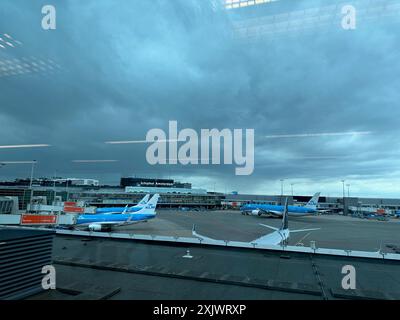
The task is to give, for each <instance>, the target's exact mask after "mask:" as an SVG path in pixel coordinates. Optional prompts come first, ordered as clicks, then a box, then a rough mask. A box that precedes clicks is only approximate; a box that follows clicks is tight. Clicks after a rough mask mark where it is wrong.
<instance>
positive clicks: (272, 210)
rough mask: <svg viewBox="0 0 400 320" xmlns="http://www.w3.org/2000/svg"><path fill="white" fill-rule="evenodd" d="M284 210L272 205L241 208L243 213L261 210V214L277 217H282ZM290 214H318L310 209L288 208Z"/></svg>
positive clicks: (282, 207) (253, 205)
mask: <svg viewBox="0 0 400 320" xmlns="http://www.w3.org/2000/svg"><path fill="white" fill-rule="evenodd" d="M284 209H285V207H284V206H280V205H271V204H246V205H245V206H243V207H241V208H240V210H241V211H242V212H253V211H257V210H259V212H260V214H271V215H276V216H282V214H283V210H284ZM288 213H289V215H291V216H307V215H312V214H316V213H317V210H316V209H314V208H308V207H300V206H288Z"/></svg>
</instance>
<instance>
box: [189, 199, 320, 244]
mask: <svg viewBox="0 0 400 320" xmlns="http://www.w3.org/2000/svg"><path fill="white" fill-rule="evenodd" d="M282 207H283V212H282V225H281V227H280V228H275V227H272V226H269V225H266V224H260V225H261V226H263V227H267V228H269V229H272V230H273V231H274V232H272V233H270V234H267V235H264V236H262V237H260V238H258V239H255V240H253V241H251V242H249V243H257V244H259V245H287V244H288V242H289V238H290V234H291V233H297V232H310V231H315V230H319V229H320V228H313V229H300V230H290V229H289V218H288V215H289V206H288V204H287V198H286V202H285V205H284V206H282ZM192 235H193V236H194V237H196V238H199V239H201V240H205V241H211V242H217V243H219V242H221V243H225V241H221V240H215V239H212V238H208V237H205V236H202V235H200V234H198V233H197V232H196V229H195V226H193V230H192Z"/></svg>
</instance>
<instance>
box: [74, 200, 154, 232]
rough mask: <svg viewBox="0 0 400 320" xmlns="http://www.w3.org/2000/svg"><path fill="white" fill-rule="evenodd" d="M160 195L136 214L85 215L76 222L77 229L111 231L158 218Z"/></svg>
mask: <svg viewBox="0 0 400 320" xmlns="http://www.w3.org/2000/svg"><path fill="white" fill-rule="evenodd" d="M159 198H160V195H159V194H155V195H154V196H153V197H152V198H151V199H150V200H149V201H148V202H147V203H146V205H145V206H144V207H143V208H142V209H140V210H139V211H136V212H131V213H129V212H127V211H126V210H125V211H124V212H122V214H121V213H111V214H110V213H108V214H107V213H106V214H83V215H79V216H78V217H77V220H76V224H75V225H74V227H75V228H78V229H79V228H81V227H83V228H87V229H88V230H90V231H103V230H110V229H111V228H112V227H119V226H126V225H130V224H134V223H139V222H145V221H148V220H150V219H153V218H155V217H156V211H155V210H156V207H157V202H158V199H159Z"/></svg>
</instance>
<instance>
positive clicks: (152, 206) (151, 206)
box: [133, 193, 160, 215]
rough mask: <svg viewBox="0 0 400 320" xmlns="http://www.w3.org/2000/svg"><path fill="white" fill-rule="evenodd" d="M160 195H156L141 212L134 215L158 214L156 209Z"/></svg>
mask: <svg viewBox="0 0 400 320" xmlns="http://www.w3.org/2000/svg"><path fill="white" fill-rule="evenodd" d="M159 198H160V195H159V194H158V193H156V194H155V195H154V196H153V197H152V198H151V199H150V200H149V201H148V202H147V203H146V205H145V206H144V207H143V208H142V209H140V210H139V211H136V212H134V213H133V214H139V213H141V214H154V215H155V214H156V207H157V203H158V199H159Z"/></svg>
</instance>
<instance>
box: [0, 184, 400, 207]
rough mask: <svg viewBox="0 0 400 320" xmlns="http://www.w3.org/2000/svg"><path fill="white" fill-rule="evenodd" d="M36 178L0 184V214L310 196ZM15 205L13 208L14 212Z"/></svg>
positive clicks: (333, 200) (356, 201) (344, 202)
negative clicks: (66, 204) (148, 200)
mask: <svg viewBox="0 0 400 320" xmlns="http://www.w3.org/2000/svg"><path fill="white" fill-rule="evenodd" d="M71 180H72V179H62V178H57V179H56V180H55V181H54V180H53V181H52V180H51V179H37V180H34V181H33V182H32V188H31V187H30V181H29V179H25V180H23V179H18V180H15V181H12V182H10V181H7V182H0V210H1V211H2V212H4V213H11V212H12V211H13V212H15V211H17V210H21V211H24V210H26V209H27V207H28V204H30V203H31V199H32V203H33V204H45V205H48V204H53V203H55V202H62V201H81V202H83V203H85V205H86V206H95V207H110V206H111V207H112V206H125V205H134V204H136V203H137V202H138V201H139V200H140V199H141V198H142V197H143V196H144V195H145V194H147V193H150V194H154V193H159V194H160V195H161V198H160V201H159V208H175V209H177V208H178V209H179V208H191V209H237V210H238V209H240V207H241V206H243V205H245V204H249V203H261V204H282V203H283V202H284V199H286V198H288V202H289V204H291V205H293V204H294V205H296V204H297V205H304V204H306V203H307V202H308V201H309V200H310V198H311V196H312V195H307V196H305V195H304V196H297V195H295V196H291V195H290V196H289V195H283V196H282V195H254V194H253V195H252V194H240V193H236V192H234V193H229V194H223V193H217V192H208V191H207V190H206V189H200V188H192V185H191V184H190V183H186V182H185V183H182V182H176V181H174V180H173V179H150V178H136V177H135V178H132V177H126V178H121V180H120V185H115V186H109V185H100V184H99V183H87V181H92V182H93V181H95V180H93V179H80V181H81V183H78V180H77V179H76V180H73V181H74V182H73V183H71ZM13 203H17V204H16V205H15V206H14V207H13ZM318 207H319V208H320V209H323V210H327V211H328V212H330V213H342V212H344V213H345V214H349V213H356V212H368V211H370V212H372V211H374V210H375V211H376V210H377V209H380V210H385V212H386V213H394V212H396V211H398V210H400V199H388V198H358V197H345V198H343V197H325V196H321V197H320V199H319V204H318Z"/></svg>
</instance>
